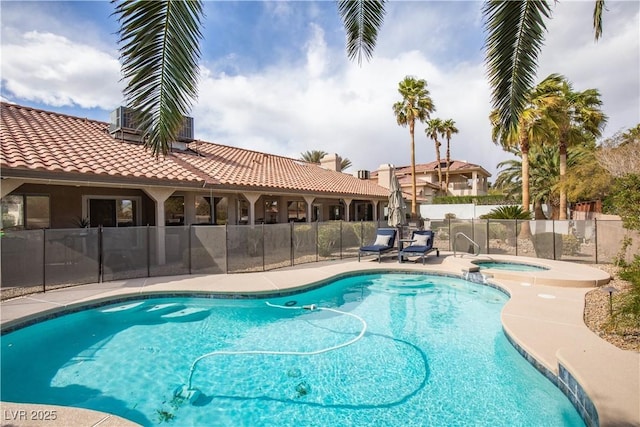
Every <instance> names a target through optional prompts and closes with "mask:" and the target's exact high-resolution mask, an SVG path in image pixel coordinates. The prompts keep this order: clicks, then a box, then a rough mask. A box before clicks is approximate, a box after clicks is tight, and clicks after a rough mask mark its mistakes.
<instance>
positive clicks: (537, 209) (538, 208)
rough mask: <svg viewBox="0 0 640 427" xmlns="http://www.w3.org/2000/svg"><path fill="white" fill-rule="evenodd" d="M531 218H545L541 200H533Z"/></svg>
mask: <svg viewBox="0 0 640 427" xmlns="http://www.w3.org/2000/svg"><path fill="white" fill-rule="evenodd" d="M533 219H535V220H538V219H540V220H545V219H547V216H546V215H545V214H544V211H543V210H542V201H540V200H536V201H535V202H533Z"/></svg>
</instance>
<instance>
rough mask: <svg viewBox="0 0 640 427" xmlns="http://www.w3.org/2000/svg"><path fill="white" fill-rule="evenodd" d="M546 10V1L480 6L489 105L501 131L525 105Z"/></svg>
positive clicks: (493, 2)
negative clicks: (484, 35)
mask: <svg viewBox="0 0 640 427" xmlns="http://www.w3.org/2000/svg"><path fill="white" fill-rule="evenodd" d="M550 13H551V12H550V7H549V4H548V1H546V0H539V1H528V0H513V1H504V0H490V1H488V2H487V3H485V5H484V6H483V16H484V18H485V31H486V32H487V38H486V46H485V49H486V60H485V62H486V65H487V73H488V77H489V84H490V86H491V88H492V90H491V92H492V94H491V95H492V104H493V108H494V109H496V110H497V112H498V124H499V125H500V127H501V128H503V132H506V133H508V132H509V131H508V129H513V128H515V127H516V126H517V125H518V118H519V116H520V113H521V112H522V111H523V110H524V108H525V104H526V100H527V93H528V92H529V91H530V90H531V88H532V87H533V82H534V79H535V75H536V69H537V59H538V54H539V53H540V49H541V47H542V45H543V42H544V32H545V31H546V26H545V23H544V22H545V19H547V18H549V17H550Z"/></svg>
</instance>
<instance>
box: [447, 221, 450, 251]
mask: <svg viewBox="0 0 640 427" xmlns="http://www.w3.org/2000/svg"><path fill="white" fill-rule="evenodd" d="M447 221H448V223H449V251H451V217H449V218H447Z"/></svg>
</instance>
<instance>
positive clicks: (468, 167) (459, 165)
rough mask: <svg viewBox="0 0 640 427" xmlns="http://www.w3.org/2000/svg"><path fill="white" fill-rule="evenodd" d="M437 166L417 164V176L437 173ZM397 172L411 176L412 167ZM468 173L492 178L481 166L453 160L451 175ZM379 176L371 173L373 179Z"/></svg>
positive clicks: (403, 167) (430, 163)
mask: <svg viewBox="0 0 640 427" xmlns="http://www.w3.org/2000/svg"><path fill="white" fill-rule="evenodd" d="M442 163H445V161H444V160H442ZM437 166H438V162H437V161H435V160H434V161H433V162H429V163H420V164H416V174H425V173H428V172H436V173H437V170H438V169H437ZM395 170H396V174H397V175H398V176H402V175H411V166H397V167H396V168H395ZM446 170H447V168H446V166H445V167H443V168H442V171H443V172H444V171H446ZM466 171H469V172H471V171H479V172H483V173H484V174H486V176H491V174H490V173H489V172H488V171H487V170H486V169H485V168H483V167H482V166H480V165H476V164H474V163H469V162H463V161H461V160H453V159H452V160H451V164H450V165H449V172H450V173H451V172H456V173H460V172H466ZM377 175H378V171H374V172H371V176H372V177H374V176H377Z"/></svg>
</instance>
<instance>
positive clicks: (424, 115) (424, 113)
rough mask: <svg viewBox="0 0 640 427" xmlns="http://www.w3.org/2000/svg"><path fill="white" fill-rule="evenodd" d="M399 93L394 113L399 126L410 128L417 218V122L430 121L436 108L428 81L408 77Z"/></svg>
mask: <svg viewBox="0 0 640 427" xmlns="http://www.w3.org/2000/svg"><path fill="white" fill-rule="evenodd" d="M398 92H399V93H400V95H401V96H402V100H401V101H398V102H396V103H395V104H393V113H394V114H395V116H396V121H397V122H398V125H400V126H403V127H404V126H408V127H409V135H410V136H411V216H412V217H416V215H417V196H416V150H415V128H416V120H418V121H419V122H424V121H425V120H428V119H429V115H430V114H431V113H432V112H433V111H434V110H435V107H434V106H433V101H432V100H431V97H430V96H429V90H427V81H426V80H424V79H419V80H418V79H416V78H415V77H413V76H406V77H405V78H404V79H403V80H402V81H400V83H399V84H398Z"/></svg>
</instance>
